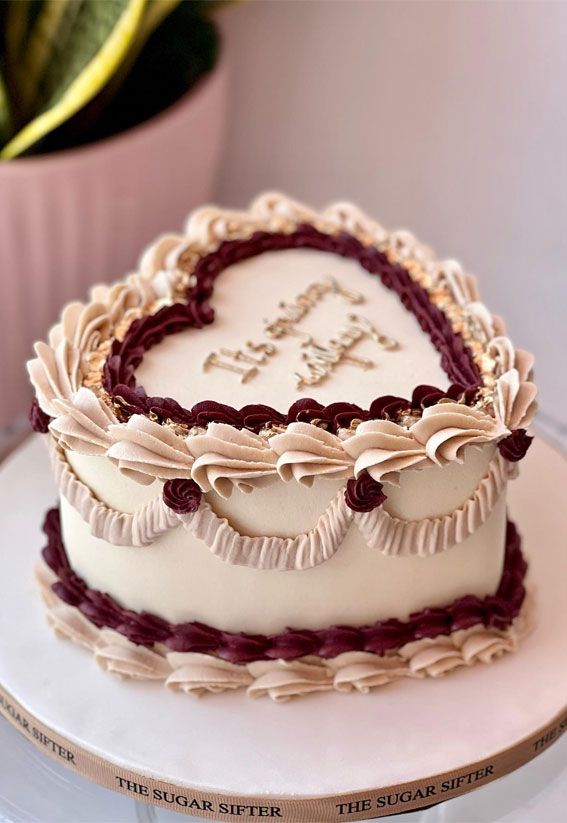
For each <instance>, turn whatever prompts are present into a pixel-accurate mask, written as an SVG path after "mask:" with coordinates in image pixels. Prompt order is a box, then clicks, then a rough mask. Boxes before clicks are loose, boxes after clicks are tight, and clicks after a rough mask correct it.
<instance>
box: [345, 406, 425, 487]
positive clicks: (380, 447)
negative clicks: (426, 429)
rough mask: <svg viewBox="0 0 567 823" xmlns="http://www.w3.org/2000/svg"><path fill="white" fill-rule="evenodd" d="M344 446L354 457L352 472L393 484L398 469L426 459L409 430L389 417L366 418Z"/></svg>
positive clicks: (420, 445) (423, 450) (395, 480)
mask: <svg viewBox="0 0 567 823" xmlns="http://www.w3.org/2000/svg"><path fill="white" fill-rule="evenodd" d="M343 448H344V450H345V451H346V452H347V454H349V455H350V456H351V457H352V458H354V459H355V461H356V462H355V465H354V474H355V476H356V477H358V476H359V475H360V474H361V473H362V472H363V471H367V472H368V474H369V475H370V476H371V477H373V478H374V480H377V481H381V480H383V481H388V482H390V483H396V482H397V478H398V476H399V472H400V471H402V470H403V469H408V468H415V467H417V466H419V465H422V464H423V462H424V461H425V449H424V448H423V445H422V444H421V443H419V442H418V441H417V440H416V439H415V438H414V437H413V436H412V433H411V432H410V431H408V429H405V428H403V427H402V426H399V425H398V424H397V423H393V422H392V421H390V420H367V421H366V422H364V423H361V424H360V425H359V426H358V427H357V429H356V432H355V435H354V437H351V438H349V439H347V440H345V441H344V443H343Z"/></svg>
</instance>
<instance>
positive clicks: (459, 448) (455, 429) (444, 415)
mask: <svg viewBox="0 0 567 823" xmlns="http://www.w3.org/2000/svg"><path fill="white" fill-rule="evenodd" d="M410 431H411V434H412V435H413V437H414V439H415V440H416V441H417V442H418V443H421V444H422V445H423V448H424V450H425V453H426V455H427V457H428V458H429V459H430V460H432V461H433V462H434V463H437V464H438V465H444V464H445V463H449V462H451V461H453V460H457V461H459V462H461V461H462V459H463V450H464V448H465V446H468V445H470V444H480V443H488V442H490V441H492V440H497V439H498V438H501V437H504V436H506V435H507V434H509V432H508V429H507V428H506V426H505V425H504V424H503V423H502V422H501V421H498V420H494V418H492V417H490V415H488V414H486V413H485V412H482V411H480V409H471V408H469V407H468V406H464V405H463V404H461V403H450V402H449V403H438V404H437V405H435V406H430V407H429V408H427V409H424V411H423V415H422V416H421V419H420V420H418V421H417V423H414V424H413V426H412V427H411V430H410Z"/></svg>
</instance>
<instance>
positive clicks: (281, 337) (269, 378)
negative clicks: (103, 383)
mask: <svg viewBox="0 0 567 823" xmlns="http://www.w3.org/2000/svg"><path fill="white" fill-rule="evenodd" d="M211 305H212V306H213V308H214V311H215V320H214V323H211V324H210V325H207V326H205V327H204V328H203V329H201V330H199V331H198V332H195V330H194V329H189V330H187V331H183V332H180V333H178V334H174V335H170V336H168V337H166V338H165V339H164V340H163V341H162V343H160V345H159V346H156V347H154V348H153V349H151V350H150V351H148V352H147V353H146V354H145V355H144V359H143V361H142V363H141V365H140V366H139V367H138V368H137V369H136V381H137V383H138V385H142V386H143V387H144V388H145V390H146V391H147V392H148V394H151V395H159V396H162V397H174V398H175V399H176V400H177V401H178V402H179V403H180V404H181V405H182V406H185V407H191V406H193V405H194V404H195V403H197V402H198V401H200V400H203V399H208V400H216V401H219V402H221V403H226V404H230V405H233V406H237V407H241V406H245V405H246V404H249V403H264V404H268V405H270V406H274V407H275V408H276V409H284V408H285V409H287V408H289V406H291V405H292V403H294V402H295V401H296V400H298V399H299V398H301V397H304V396H305V395H306V394H308V395H309V396H310V397H313V398H314V399H315V400H317V401H318V402H320V403H322V404H323V405H328V404H329V403H332V402H334V401H336V400H337V399H346V398H348V400H349V401H350V402H352V403H356V404H358V405H360V406H363V407H368V406H369V405H370V404H371V402H372V401H373V400H374V398H376V397H378V396H379V395H383V394H395V395H398V396H402V397H408V396H411V393H412V391H413V389H414V388H415V386H417V385H418V384H419V383H428V384H430V385H434V386H440V387H442V388H446V387H447V386H448V385H449V382H450V381H449V379H448V377H447V375H446V374H445V372H444V371H443V369H442V368H441V365H440V355H439V353H438V352H437V351H436V350H435V348H434V347H433V345H432V343H431V341H430V340H429V339H428V337H427V336H424V335H423V332H422V331H421V329H420V327H419V323H418V321H417V319H416V318H415V316H414V315H412V314H411V313H410V312H408V311H407V310H406V309H405V308H404V307H403V305H402V304H401V303H400V300H399V298H398V297H397V295H396V294H395V293H394V292H392V291H390V290H389V289H386V288H384V286H382V285H381V284H380V282H379V281H377V278H376V277H373V276H372V275H369V274H368V272H366V271H364V269H363V268H362V267H361V265H360V264H359V263H358V262H357V261H356V260H352V259H350V260H349V259H348V258H344V257H339V256H337V255H335V254H332V253H330V252H324V251H319V250H316V249H302V248H297V249H287V250H280V251H271V252H266V253H264V254H261V255H258V256H255V257H251V258H250V259H248V260H243V261H241V262H238V263H235V264H233V265H230V266H228V267H227V268H226V269H224V270H223V272H222V273H221V274H220V275H219V277H218V279H217V281H216V284H215V292H214V295H213V297H212V298H211ZM296 318H297V319H296ZM335 361H336V362H335ZM207 362H209V365H205V364H207ZM215 364H218V365H215Z"/></svg>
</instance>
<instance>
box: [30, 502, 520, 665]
mask: <svg viewBox="0 0 567 823" xmlns="http://www.w3.org/2000/svg"><path fill="white" fill-rule="evenodd" d="M43 530H44V532H45V534H46V535H47V545H46V546H45V548H44V549H43V551H42V555H43V558H44V560H45V562H46V563H47V565H48V566H49V568H50V569H51V570H52V571H53V572H54V573H55V574H56V575H57V577H58V580H57V581H56V582H55V583H54V584H53V586H52V589H53V591H54V592H55V594H56V595H57V596H58V597H59V598H60V599H61V600H63V601H64V602H65V603H68V604H69V605H71V606H75V607H76V608H78V609H79V610H80V611H81V612H82V613H83V614H84V615H85V617H87V618H88V619H89V620H90V621H91V622H92V623H94V625H95V626H98V627H99V628H103V627H108V628H112V629H114V630H115V631H117V632H119V633H120V634H122V635H124V636H125V637H127V638H128V640H130V641H132V642H133V643H136V644H137V645H142V646H152V645H153V644H154V643H162V644H164V645H165V646H167V647H168V648H169V649H170V650H172V651H177V652H201V653H204V654H211V655H214V656H216V657H220V658H222V659H223V660H228V661H230V662H231V663H249V662H252V661H254V660H273V659H283V660H293V659H294V658H297V657H303V656H304V655H317V656H318V657H322V658H331V657H336V656H337V655H339V654H342V653H343V652H348V651H366V652H373V653H374V654H378V655H383V654H384V653H385V652H388V651H393V650H395V649H398V648H400V647H401V646H403V645H405V644H406V643H409V642H411V641H413V640H420V639H422V638H426V637H437V636H438V635H448V634H451V633H452V632H454V631H458V630H459V629H468V628H469V627H471V626H474V625H478V624H480V623H482V624H483V625H484V626H490V627H493V628H496V629H505V628H506V627H507V626H509V625H510V624H511V623H512V621H513V620H514V618H515V617H517V615H518V614H519V612H520V608H521V606H522V603H523V601H524V597H525V594H526V591H525V588H524V578H525V575H526V570H527V563H526V561H525V559H524V557H523V555H522V551H521V545H520V544H521V541H520V536H519V534H518V532H517V530H516V527H515V526H514V524H513V523H512V522H510V521H508V523H507V527H506V548H505V555H504V568H503V572H502V577H501V579H500V584H499V586H498V590H497V592H496V594H495V595H491V596H488V597H483V598H479V597H476V596H474V595H467V596H466V597H461V598H459V599H458V600H455V601H454V602H453V603H451V604H450V605H449V606H446V607H444V608H431V609H424V610H422V611H420V612H416V613H415V614H412V615H411V616H410V618H409V620H408V621H406V622H402V621H400V620H397V619H391V620H385V621H380V622H378V623H375V624H374V625H372V626H363V627H360V628H359V627H351V626H332V627H331V628H327V629H321V630H320V631H311V630H308V629H297V630H296V629H287V630H286V631H285V632H282V633H281V634H275V635H269V636H266V635H258V634H244V633H242V634H240V633H238V634H236V633H231V632H223V631H219V630H218V629H213V628H211V627H210V626H206V625H204V624H203V623H197V622H194V623H178V624H172V623H168V622H167V621H166V620H162V619H161V618H160V617H156V616H155V615H152V614H150V613H148V612H134V611H130V610H129V609H125V608H123V607H122V606H120V605H119V604H118V603H117V602H116V601H115V600H114V599H113V598H112V597H110V596H109V595H108V594H103V593H101V592H98V591H94V590H93V589H89V588H88V586H87V585H86V583H85V581H84V580H82V579H81V578H80V577H79V576H78V575H77V574H75V572H74V571H73V570H72V569H71V566H70V564H69V560H68V558H67V554H66V552H65V547H64V545H63V541H62V537H61V525H60V519H59V509H50V510H49V511H48V512H47V514H46V516H45V521H44V524H43Z"/></svg>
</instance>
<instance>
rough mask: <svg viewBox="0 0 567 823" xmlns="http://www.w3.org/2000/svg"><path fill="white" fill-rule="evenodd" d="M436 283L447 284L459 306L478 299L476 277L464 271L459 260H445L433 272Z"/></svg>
mask: <svg viewBox="0 0 567 823" xmlns="http://www.w3.org/2000/svg"><path fill="white" fill-rule="evenodd" d="M433 282H434V283H435V285H445V286H446V287H447V288H448V289H449V291H450V292H451V296H452V297H453V300H454V301H455V302H456V303H458V304H459V306H466V305H467V304H468V303H474V302H475V301H478V299H479V294H478V287H477V282H476V278H475V277H474V276H473V275H472V274H466V273H465V272H464V271H463V268H462V266H461V264H460V263H459V262H458V260H443V261H441V262H440V263H439V266H438V268H437V269H436V270H435V272H434V274H433Z"/></svg>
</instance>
